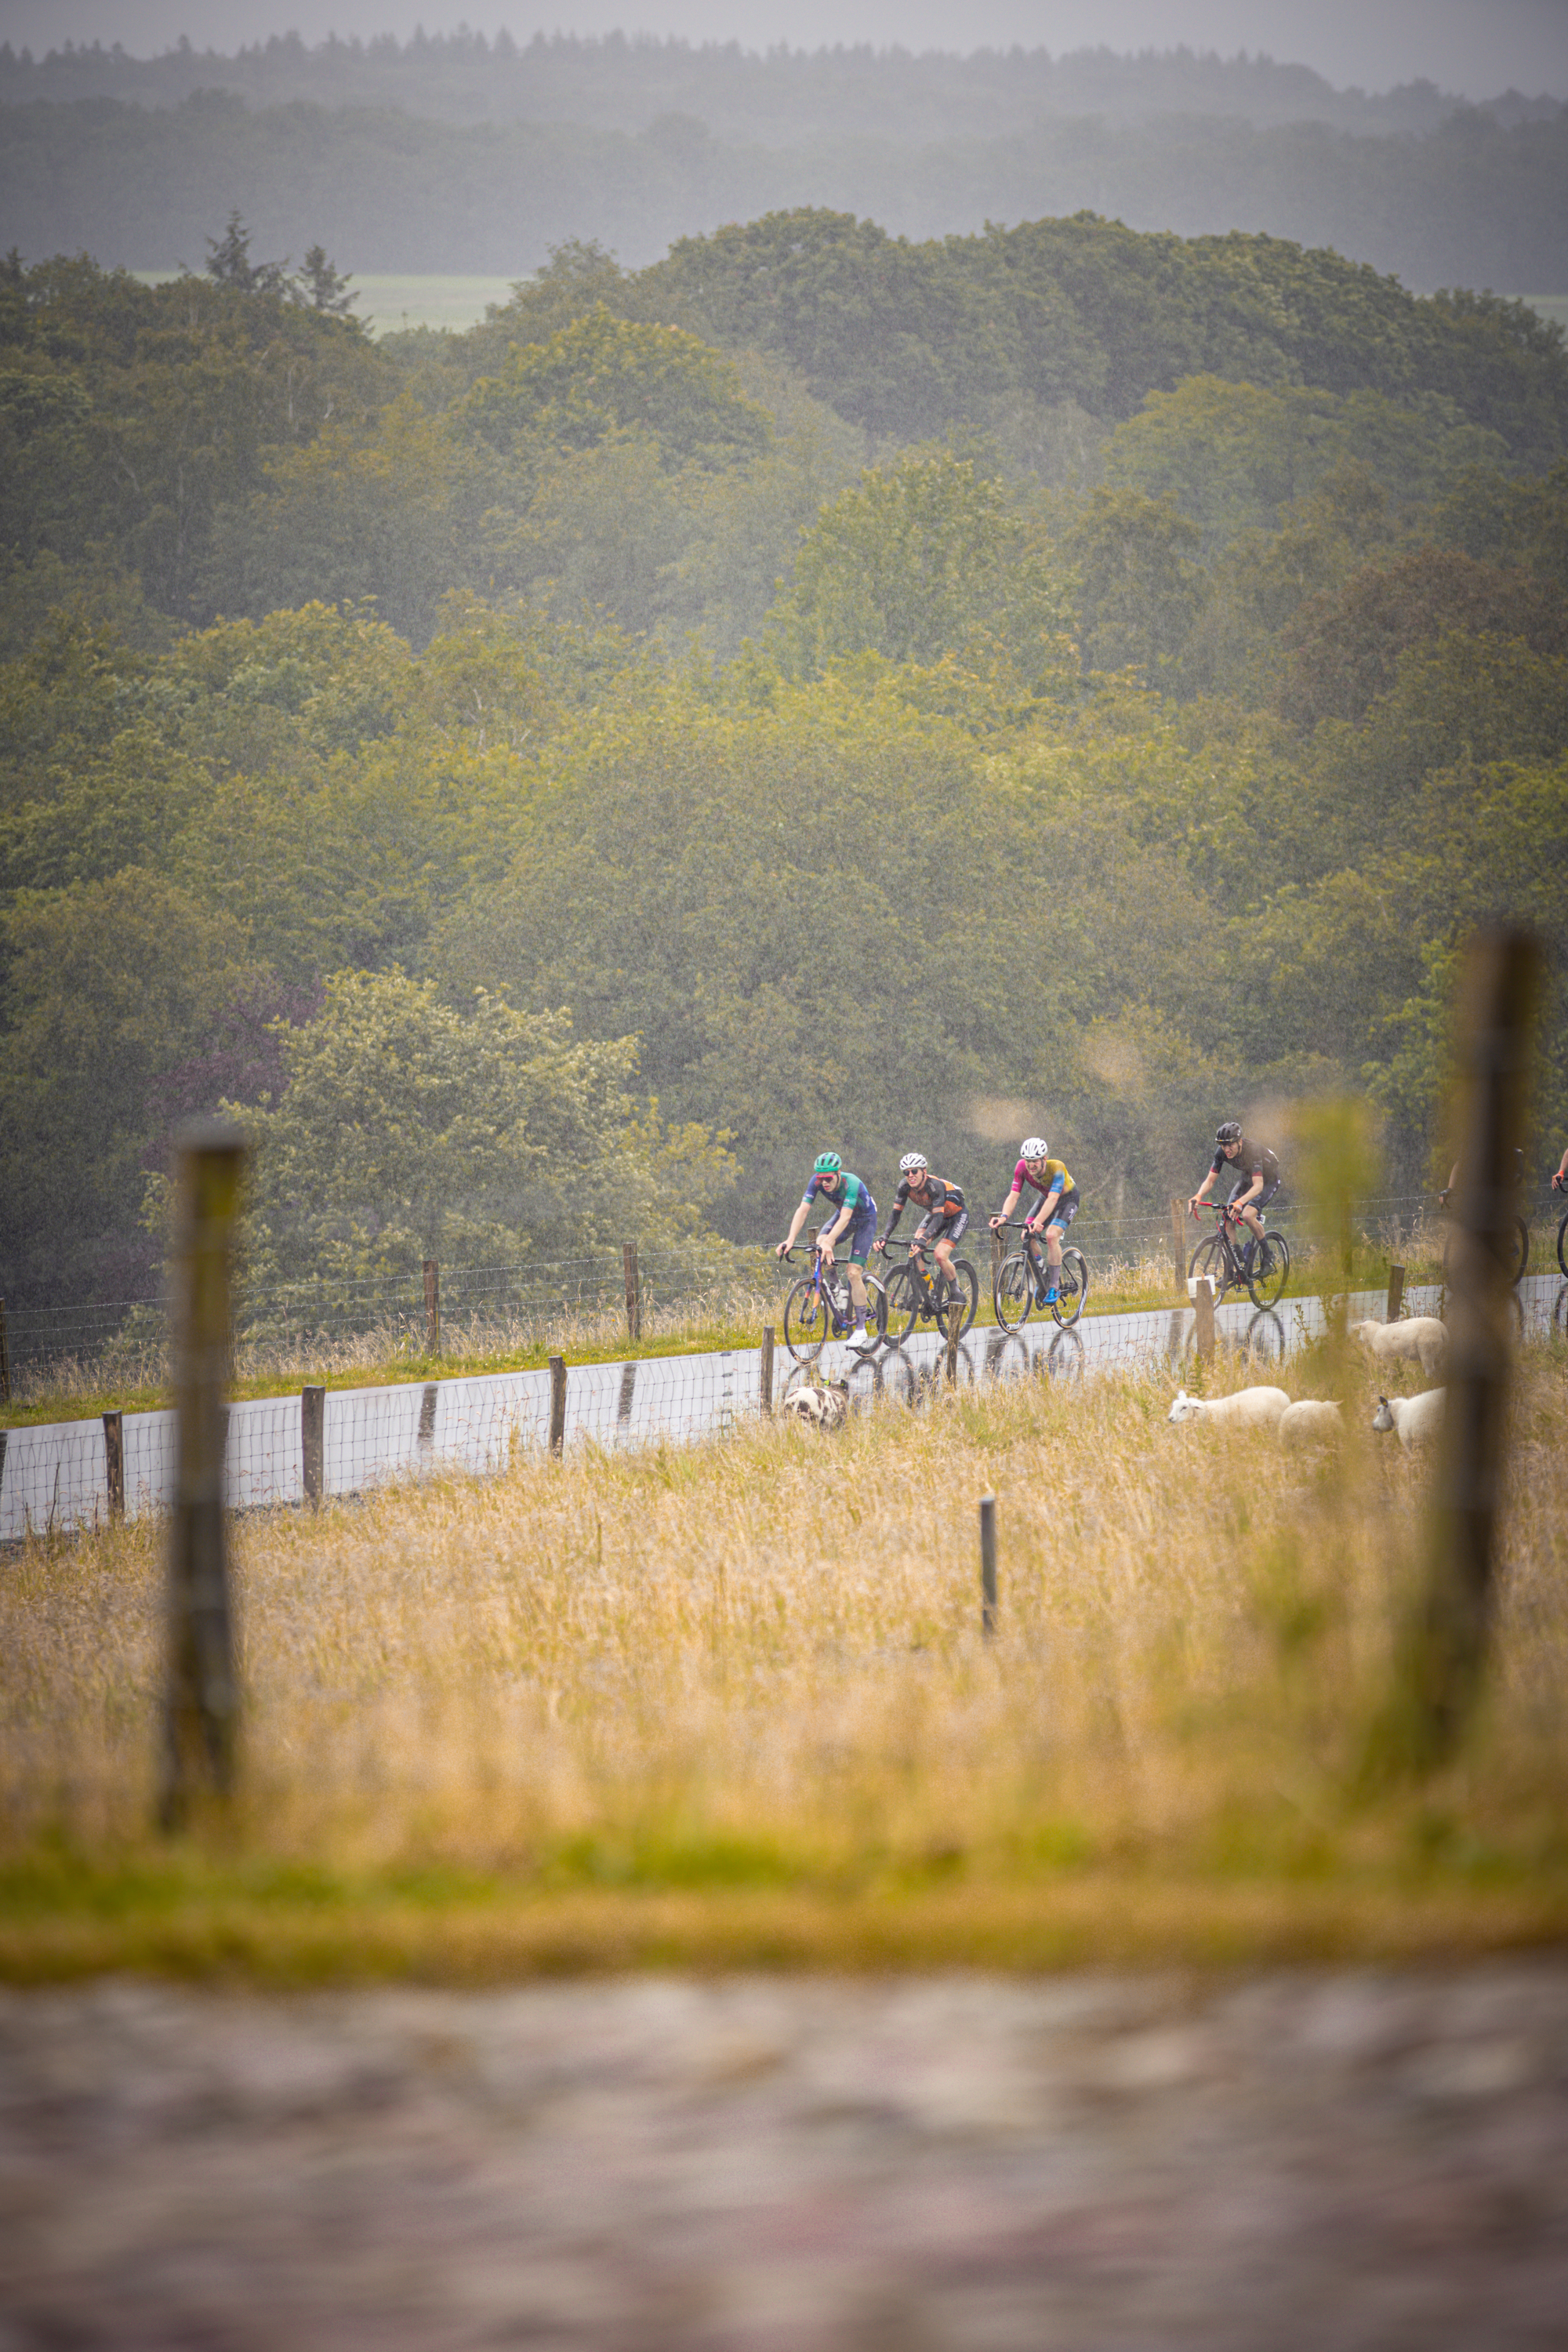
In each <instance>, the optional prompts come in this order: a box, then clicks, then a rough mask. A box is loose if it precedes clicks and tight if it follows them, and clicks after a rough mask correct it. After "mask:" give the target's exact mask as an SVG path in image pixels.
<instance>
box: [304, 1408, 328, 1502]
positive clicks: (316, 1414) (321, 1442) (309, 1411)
mask: <svg viewBox="0 0 1568 2352" xmlns="http://www.w3.org/2000/svg"><path fill="white" fill-rule="evenodd" d="M300 1460H301V1463H302V1465H303V1473H304V1488H305V1500H306V1501H307V1503H309V1505H310V1508H311V1509H312V1510H313V1511H319V1510H320V1509H321V1494H322V1489H323V1486H324V1484H325V1474H326V1466H327V1391H326V1390H325V1389H324V1388H304V1389H301V1390H300Z"/></svg>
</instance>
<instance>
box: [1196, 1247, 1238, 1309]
mask: <svg viewBox="0 0 1568 2352" xmlns="http://www.w3.org/2000/svg"><path fill="white" fill-rule="evenodd" d="M1228 1271H1229V1268H1228V1267H1227V1265H1226V1252H1225V1244H1224V1242H1223V1241H1222V1240H1221V1239H1220V1236H1219V1235H1218V1234H1210V1235H1209V1237H1208V1239H1207V1241H1206V1242H1200V1243H1199V1244H1198V1245H1197V1247H1196V1249H1195V1250H1194V1252H1193V1254H1192V1256H1191V1258H1190V1259H1189V1260H1188V1263H1187V1275H1188V1277H1189V1279H1190V1280H1196V1278H1197V1277H1198V1276H1200V1275H1205V1274H1206V1275H1207V1276H1209V1277H1210V1279H1211V1280H1212V1282H1213V1284H1214V1295H1215V1304H1216V1305H1217V1304H1218V1302H1219V1300H1220V1299H1222V1298H1223V1297H1225V1287H1226V1274H1227V1273H1228Z"/></svg>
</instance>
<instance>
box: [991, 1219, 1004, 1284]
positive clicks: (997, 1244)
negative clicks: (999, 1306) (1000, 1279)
mask: <svg viewBox="0 0 1568 2352" xmlns="http://www.w3.org/2000/svg"><path fill="white" fill-rule="evenodd" d="M1005 1247H1006V1244H1005V1242H1004V1240H1003V1238H1002V1235H1001V1234H999V1233H994V1234H992V1236H991V1294H992V1297H995V1294H996V1277H997V1276H998V1275H999V1274H1000V1273H1001V1271H1002V1253H1003V1251H1004V1249H1005Z"/></svg>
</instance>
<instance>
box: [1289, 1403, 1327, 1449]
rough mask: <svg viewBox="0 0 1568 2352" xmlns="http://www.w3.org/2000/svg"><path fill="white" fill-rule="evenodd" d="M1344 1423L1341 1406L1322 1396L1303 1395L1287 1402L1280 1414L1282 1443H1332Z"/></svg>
mask: <svg viewBox="0 0 1568 2352" xmlns="http://www.w3.org/2000/svg"><path fill="white" fill-rule="evenodd" d="M1341 1428H1342V1423H1341V1420H1340V1409H1339V1406H1338V1405H1337V1404H1334V1403H1332V1402H1329V1401H1327V1400H1325V1399H1323V1398H1321V1397H1303V1398H1302V1399H1301V1401H1300V1403H1299V1404H1292V1405H1287V1406H1286V1408H1285V1410H1284V1412H1282V1413H1281V1414H1280V1416H1279V1443H1280V1444H1281V1445H1316V1444H1325V1443H1326V1444H1332V1442H1333V1441H1334V1440H1335V1439H1336V1438H1337V1437H1338V1436H1339V1434H1340V1432H1341Z"/></svg>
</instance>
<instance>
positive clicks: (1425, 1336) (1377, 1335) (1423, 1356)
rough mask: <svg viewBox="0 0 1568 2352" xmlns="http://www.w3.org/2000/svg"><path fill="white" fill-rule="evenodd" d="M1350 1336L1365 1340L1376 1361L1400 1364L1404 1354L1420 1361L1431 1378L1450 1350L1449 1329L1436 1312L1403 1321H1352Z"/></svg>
mask: <svg viewBox="0 0 1568 2352" xmlns="http://www.w3.org/2000/svg"><path fill="white" fill-rule="evenodd" d="M1350 1336H1351V1338H1352V1339H1359V1340H1360V1341H1361V1344H1362V1346H1363V1349H1365V1350H1366V1353H1367V1355H1368V1357H1369V1358H1370V1359H1371V1360H1372V1362H1373V1363H1374V1364H1376V1365H1379V1366H1382V1365H1384V1364H1393V1363H1397V1362H1398V1361H1399V1360H1400V1358H1401V1357H1404V1358H1405V1359H1406V1360H1408V1361H1409V1362H1411V1363H1415V1362H1419V1364H1420V1366H1421V1369H1422V1370H1423V1371H1424V1372H1425V1373H1426V1378H1427V1379H1428V1380H1431V1379H1433V1378H1434V1377H1435V1376H1436V1374H1437V1373H1438V1372H1440V1371H1441V1370H1442V1369H1443V1360H1444V1358H1445V1356H1446V1355H1447V1352H1448V1333H1447V1328H1446V1326H1445V1325H1443V1324H1441V1323H1439V1322H1438V1320H1437V1318H1436V1316H1435V1315H1412V1316H1411V1317H1410V1318H1409V1320H1408V1321H1407V1322H1402V1323H1371V1322H1368V1323H1352V1325H1351V1328H1350Z"/></svg>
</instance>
